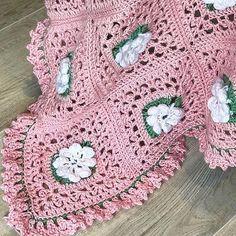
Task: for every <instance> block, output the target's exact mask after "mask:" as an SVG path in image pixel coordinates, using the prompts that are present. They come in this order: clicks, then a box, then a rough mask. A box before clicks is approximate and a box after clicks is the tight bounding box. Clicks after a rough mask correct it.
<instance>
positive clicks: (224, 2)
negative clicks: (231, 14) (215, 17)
mask: <svg viewBox="0 0 236 236" xmlns="http://www.w3.org/2000/svg"><path fill="white" fill-rule="evenodd" d="M204 2H205V3H206V4H213V6H214V8H215V9H217V10H224V9H226V8H227V7H233V6H235V5H236V0H204Z"/></svg>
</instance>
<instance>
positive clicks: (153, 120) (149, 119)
mask: <svg viewBox="0 0 236 236" xmlns="http://www.w3.org/2000/svg"><path fill="white" fill-rule="evenodd" d="M146 121H147V123H148V124H149V125H150V126H154V124H155V123H157V122H158V120H157V117H156V116H154V115H152V116H148V117H147V120H146Z"/></svg>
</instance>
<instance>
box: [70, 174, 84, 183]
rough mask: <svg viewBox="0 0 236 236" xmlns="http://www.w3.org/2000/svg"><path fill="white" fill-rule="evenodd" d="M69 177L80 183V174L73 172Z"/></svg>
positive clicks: (72, 180)
mask: <svg viewBox="0 0 236 236" xmlns="http://www.w3.org/2000/svg"><path fill="white" fill-rule="evenodd" d="M68 179H69V180H70V181H71V182H73V183H78V182H79V181H80V180H81V177H80V176H79V175H75V174H71V175H69V176H68Z"/></svg>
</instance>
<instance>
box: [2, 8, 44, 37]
mask: <svg viewBox="0 0 236 236" xmlns="http://www.w3.org/2000/svg"><path fill="white" fill-rule="evenodd" d="M44 9H45V7H41V8H39V9H38V10H36V11H34V12H31V13H30V14H28V15H26V16H24V17H22V18H20V19H19V20H17V21H15V22H13V23H11V24H10V25H7V26H5V27H4V28H2V29H0V33H1V32H2V31H4V30H6V29H8V28H10V27H12V26H13V25H15V24H17V23H19V22H21V21H23V20H25V19H27V18H28V17H30V16H32V15H34V14H35V13H37V12H39V11H41V10H44Z"/></svg>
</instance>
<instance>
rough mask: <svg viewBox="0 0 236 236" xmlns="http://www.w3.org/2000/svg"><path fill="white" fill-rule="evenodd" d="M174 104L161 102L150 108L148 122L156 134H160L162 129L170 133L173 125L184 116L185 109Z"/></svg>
mask: <svg viewBox="0 0 236 236" xmlns="http://www.w3.org/2000/svg"><path fill="white" fill-rule="evenodd" d="M174 105H175V104H172V105H171V106H168V105H165V104H160V105H158V106H153V107H151V108H149V109H148V112H147V113H148V117H147V123H148V125H150V126H151V127H152V128H153V131H154V132H155V133H156V134H158V135H160V134H161V133H162V131H164V132H165V133H169V132H170V131H171V130H172V129H173V126H175V125H177V124H178V123H179V122H180V121H181V119H182V118H183V116H184V111H183V109H181V108H177V107H175V106H174Z"/></svg>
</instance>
